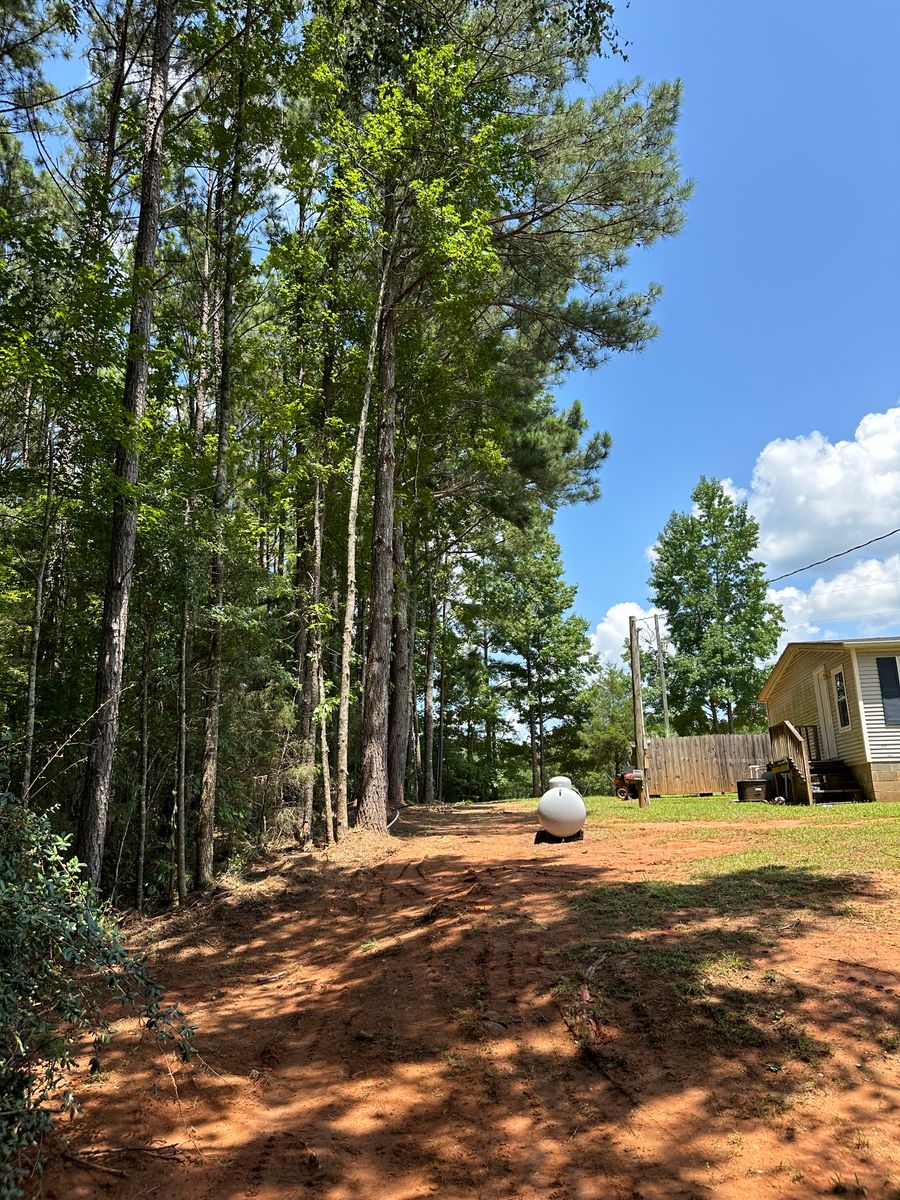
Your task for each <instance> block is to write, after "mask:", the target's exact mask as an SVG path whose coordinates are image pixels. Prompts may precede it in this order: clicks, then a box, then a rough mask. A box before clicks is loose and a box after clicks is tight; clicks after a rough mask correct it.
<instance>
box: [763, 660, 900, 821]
mask: <svg viewBox="0 0 900 1200" xmlns="http://www.w3.org/2000/svg"><path fill="white" fill-rule="evenodd" d="M759 698H760V700H761V701H762V702H763V703H764V704H765V706H766V711H767V712H768V715H769V726H770V727H771V726H774V725H777V724H778V723H779V722H781V721H790V722H791V724H792V725H793V726H795V728H796V729H797V730H799V732H800V734H801V735H802V737H803V739H804V741H805V742H806V747H807V751H808V754H809V758H810V761H811V763H815V762H821V761H822V760H828V761H833V760H841V761H843V762H844V763H845V764H846V765H847V766H848V767H850V768H851V770H852V772H853V774H854V776H855V777H856V780H857V783H858V784H859V786H860V788H861V789H862V790H863V792H864V793H865V795H866V796H867V797H868V799H870V800H900V637H881V638H848V639H847V640H845V641H842V642H789V643H788V645H787V646H786V647H785V648H784V651H783V653H782V655H781V657H780V658H779V659H778V661H777V662H776V664H775V666H774V667H773V668H772V671H771V673H770V675H769V678H768V679H767V680H766V683H765V686H764V687H763V689H762V691H761V692H760V694H759Z"/></svg>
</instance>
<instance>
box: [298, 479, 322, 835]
mask: <svg viewBox="0 0 900 1200" xmlns="http://www.w3.org/2000/svg"><path fill="white" fill-rule="evenodd" d="M323 515H324V514H323V497H322V482H321V480H320V479H318V478H317V479H316V482H315V489H314V493H313V554H312V564H311V568H310V577H309V596H308V604H307V610H306V611H307V625H308V626H309V628H310V633H311V635H312V653H311V654H310V655H308V661H307V662H306V664H305V674H304V686H303V710H302V712H301V714H300V721H301V738H300V767H301V771H302V774H301V782H300V805H301V812H302V833H301V838H300V840H301V842H304V843H305V842H308V841H309V840H310V838H311V837H312V815H313V798H314V795H315V784H316V716H315V713H316V708H317V707H318V704H319V671H320V668H321V659H322V628H321V626H322V617H321V613H320V612H319V601H320V599H321V595H322V532H323V530H322V518H323Z"/></svg>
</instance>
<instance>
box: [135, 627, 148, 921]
mask: <svg viewBox="0 0 900 1200" xmlns="http://www.w3.org/2000/svg"><path fill="white" fill-rule="evenodd" d="M150 629H151V627H150V624H149V623H148V624H147V627H146V630H145V633H144V657H143V661H142V663H141V776H140V783H139V785H138V848H137V871H136V882H135V888H134V893H135V895H134V900H135V907H136V908H137V910H138V912H139V913H143V911H144V859H145V857H146V854H147V784H148V780H149V775H150Z"/></svg>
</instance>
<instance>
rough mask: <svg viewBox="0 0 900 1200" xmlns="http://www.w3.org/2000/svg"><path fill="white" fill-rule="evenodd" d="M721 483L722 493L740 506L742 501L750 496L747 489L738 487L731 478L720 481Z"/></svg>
mask: <svg viewBox="0 0 900 1200" xmlns="http://www.w3.org/2000/svg"><path fill="white" fill-rule="evenodd" d="M719 483H720V484H721V485H722V491H723V492H724V493H725V495H726V496H727V497H728V498H729V499H730V500H734V501H735V502H736V503H738V504H740V502H741V501H742V500H746V499H747V497H748V496H749V495H750V493H749V492H748V491H747V489H746V488H742V487H738V485H737V484H736V483H735V482H734V480H733V479H732V478H731V477H730V476H728V477H727V478H725V479H720V480H719Z"/></svg>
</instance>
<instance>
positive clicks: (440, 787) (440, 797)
mask: <svg viewBox="0 0 900 1200" xmlns="http://www.w3.org/2000/svg"><path fill="white" fill-rule="evenodd" d="M438 698H439V701H440V706H441V707H440V713H439V716H438V745H437V802H438V804H443V803H444V731H445V728H446V712H447V706H446V698H447V597H446V596H445V597H444V599H443V602H442V606H441V668H440V688H439V691H438Z"/></svg>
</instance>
